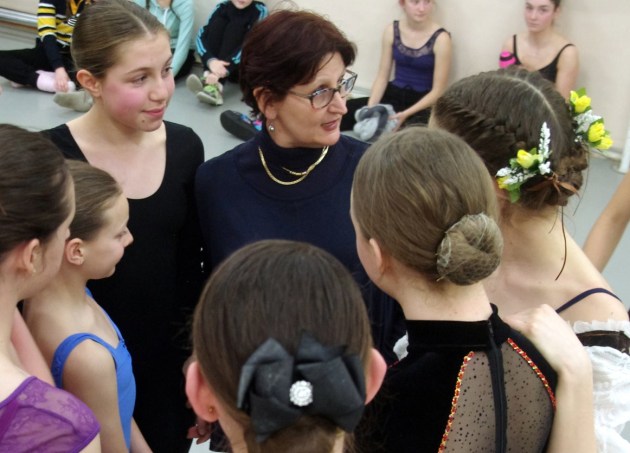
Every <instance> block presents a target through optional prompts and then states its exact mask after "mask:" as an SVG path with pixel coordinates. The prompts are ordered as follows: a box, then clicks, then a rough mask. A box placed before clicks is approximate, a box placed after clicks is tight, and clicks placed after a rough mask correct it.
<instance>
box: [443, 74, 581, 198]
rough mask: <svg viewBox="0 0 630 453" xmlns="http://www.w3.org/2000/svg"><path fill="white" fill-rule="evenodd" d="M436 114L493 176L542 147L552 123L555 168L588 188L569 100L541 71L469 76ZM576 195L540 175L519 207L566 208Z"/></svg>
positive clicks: (569, 181) (564, 179) (447, 94)
mask: <svg viewBox="0 0 630 453" xmlns="http://www.w3.org/2000/svg"><path fill="white" fill-rule="evenodd" d="M431 115H432V120H433V121H435V123H436V124H437V126H439V127H441V128H443V129H446V130H448V131H450V132H452V133H454V134H456V135H458V136H460V137H461V138H463V139H464V140H465V141H466V143H468V144H469V145H470V146H471V147H472V148H473V149H474V150H475V151H477V153H478V154H479V155H480V156H481V158H482V160H483V161H484V163H485V164H486V167H487V168H488V171H489V172H490V173H491V174H492V176H494V175H496V173H497V171H498V170H499V169H501V168H503V167H507V166H508V165H509V162H510V159H511V158H514V157H516V153H517V152H518V150H519V149H525V150H530V149H531V148H534V147H538V146H539V141H540V129H541V126H542V125H543V123H547V125H548V127H549V129H550V130H551V150H552V153H551V156H550V162H551V170H553V172H554V173H555V175H557V178H558V181H560V182H563V183H566V184H569V185H571V186H573V187H574V188H575V190H576V191H577V190H579V189H580V187H581V186H582V182H583V175H582V172H583V170H585V169H586V167H587V166H588V150H587V149H586V147H585V146H584V145H583V144H582V143H581V142H579V141H576V136H575V130H574V123H573V119H572V117H571V114H570V112H569V107H568V105H567V103H566V101H565V100H564V98H563V97H562V95H560V93H558V91H557V90H556V89H555V87H554V85H553V84H552V83H551V82H549V81H548V80H545V79H544V78H542V77H541V76H540V74H538V72H529V71H527V70H525V69H519V68H513V67H511V68H507V69H499V70H497V71H491V72H485V73H482V74H478V75H474V76H470V77H466V78H464V79H462V80H460V81H458V82H456V83H454V84H453V85H452V86H451V87H449V88H448V89H447V90H446V92H445V93H444V94H443V95H442V96H441V97H440V98H439V99H438V100H437V102H436V104H435V105H434V106H433V110H432V113H431ZM541 183H542V186H541ZM532 188H535V189H536V190H532ZM573 193H574V192H572V191H570V190H567V189H566V188H564V187H562V186H560V185H557V184H556V185H554V184H552V180H551V179H547V178H545V177H543V176H540V175H538V176H536V177H534V178H532V179H530V180H529V181H527V182H525V184H523V185H522V186H521V197H520V199H519V201H518V203H519V204H520V205H521V206H524V207H527V208H530V209H540V208H542V207H543V206H546V205H549V206H565V205H566V204H567V203H568V199H569V197H570V196H571V195H572V194H573Z"/></svg>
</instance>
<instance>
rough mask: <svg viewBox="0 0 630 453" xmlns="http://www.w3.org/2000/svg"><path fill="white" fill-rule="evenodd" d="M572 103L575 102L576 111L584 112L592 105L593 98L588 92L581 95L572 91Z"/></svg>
mask: <svg viewBox="0 0 630 453" xmlns="http://www.w3.org/2000/svg"><path fill="white" fill-rule="evenodd" d="M570 100H571V104H573V106H574V109H575V113H584V112H585V111H586V109H587V108H589V107H590V106H591V98H589V97H588V96H587V95H586V94H584V95H582V96H580V95H579V94H578V93H577V92H575V91H571V98H570Z"/></svg>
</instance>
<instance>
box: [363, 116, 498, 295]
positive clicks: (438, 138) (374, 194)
mask: <svg viewBox="0 0 630 453" xmlns="http://www.w3.org/2000/svg"><path fill="white" fill-rule="evenodd" d="M352 212H353V215H354V218H355V221H356V222H357V223H358V225H359V228H360V230H361V231H360V232H361V234H362V235H363V236H364V237H365V238H367V239H370V238H374V239H376V240H377V242H378V243H379V245H380V246H381V247H382V248H383V250H384V251H386V252H387V253H388V254H389V255H391V256H392V257H393V258H395V259H396V260H397V261H399V262H400V263H402V264H403V265H405V266H406V267H408V268H410V269H412V270H414V271H415V272H418V273H420V274H422V275H424V276H425V277H427V278H428V279H429V280H433V281H435V280H438V279H439V278H444V279H447V280H449V281H451V282H453V283H456V284H459V285H466V284H471V283H475V282H478V281H479V280H481V279H483V278H485V277H487V276H488V275H490V274H491V273H492V272H493V271H494V270H495V269H496V267H497V266H498V264H499V260H500V257H501V251H502V245H503V241H502V238H501V233H500V231H499V227H498V226H497V224H496V223H495V219H496V216H497V204H496V195H495V192H494V186H493V182H492V180H491V178H490V176H489V175H488V171H487V170H486V168H485V166H484V164H483V162H482V161H481V159H480V158H479V156H477V155H476V154H475V152H474V151H473V150H472V149H471V148H470V147H469V146H468V145H466V143H465V142H464V141H463V140H461V139H460V138H458V137H456V136H455V135H453V134H450V133H448V132H445V131H440V130H437V129H426V128H424V127H409V128H406V129H404V130H403V131H400V132H396V133H395V134H390V135H388V136H384V137H382V138H381V139H379V140H378V141H377V142H376V143H375V144H374V145H372V146H371V147H370V148H369V149H368V150H367V151H366V153H365V154H364V155H363V157H362V158H361V160H360V162H359V165H358V166H357V169H356V171H355V173H354V181H353V184H352ZM476 214H485V215H481V216H477V215H476ZM445 236H448V237H447V238H446V239H445ZM443 240H447V241H448V244H449V248H448V250H440V245H441V244H442V243H443ZM439 260H440V261H441V262H442V266H441V269H438V261H439Z"/></svg>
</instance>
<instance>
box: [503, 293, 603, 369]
mask: <svg viewBox="0 0 630 453" xmlns="http://www.w3.org/2000/svg"><path fill="white" fill-rule="evenodd" d="M503 319H504V320H505V322H507V323H508V324H509V325H510V326H512V328H514V329H516V330H518V331H520V332H521V333H522V334H523V335H525V336H526V337H527V338H528V339H529V341H531V342H532V343H534V346H536V348H537V349H538V350H539V351H540V353H541V354H542V355H543V356H544V357H545V359H546V360H547V362H549V365H551V366H552V368H553V369H554V370H556V372H557V373H558V375H562V374H565V373H573V374H582V373H584V374H585V375H587V376H590V374H591V361H590V359H589V357H588V354H587V352H586V350H585V349H584V347H583V346H582V343H580V340H579V339H578V337H577V336H576V335H575V333H574V332H573V329H571V327H570V326H569V323H568V322H567V321H565V320H564V319H562V317H560V315H559V314H557V313H556V311H555V310H554V309H553V308H551V307H550V306H549V305H540V306H538V307H536V308H532V309H529V310H525V311H522V312H519V313H516V314H513V315H510V316H506V317H504V318H503Z"/></svg>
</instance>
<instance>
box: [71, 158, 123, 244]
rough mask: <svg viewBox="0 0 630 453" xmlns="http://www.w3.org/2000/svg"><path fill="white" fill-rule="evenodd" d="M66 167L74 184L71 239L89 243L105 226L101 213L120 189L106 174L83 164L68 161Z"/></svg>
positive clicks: (113, 199) (112, 202)
mask: <svg viewBox="0 0 630 453" xmlns="http://www.w3.org/2000/svg"><path fill="white" fill-rule="evenodd" d="M68 167H69V169H70V174H71V175H72V179H73V180H74V189H75V205H76V211H75V214H74V218H73V219H72V223H71V224H70V237H71V238H80V239H83V240H84V241H89V240H90V239H93V238H94V237H95V236H96V235H97V234H98V232H99V230H100V229H101V228H103V226H104V225H105V218H104V213H105V211H106V210H107V209H109V208H111V207H112V206H113V205H114V203H115V202H116V200H117V199H118V197H119V196H120V195H122V193H123V192H122V188H121V187H120V185H118V183H117V182H116V181H115V180H114V178H112V176H111V175H110V174H109V173H107V172H106V171H104V170H101V169H99V168H96V167H93V166H91V165H90V164H88V163H86V162H81V161H77V160H70V161H68Z"/></svg>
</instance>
